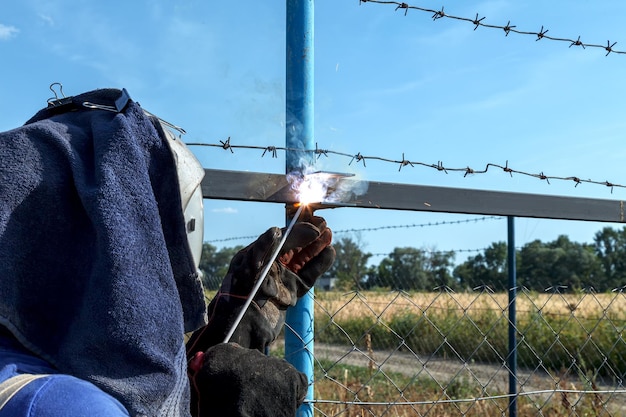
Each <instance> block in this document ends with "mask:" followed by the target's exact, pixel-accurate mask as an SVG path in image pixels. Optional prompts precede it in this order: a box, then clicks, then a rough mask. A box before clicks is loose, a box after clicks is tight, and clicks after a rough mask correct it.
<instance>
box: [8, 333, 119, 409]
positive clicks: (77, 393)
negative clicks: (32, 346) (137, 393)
mask: <svg viewBox="0 0 626 417" xmlns="http://www.w3.org/2000/svg"><path fill="white" fill-rule="evenodd" d="M2 330H4V329H2ZM20 374H34V375H38V374H49V375H48V376H45V377H42V378H38V379H36V380H34V381H32V382H30V383H29V384H27V385H26V386H24V387H23V388H22V389H21V390H19V391H18V392H17V393H16V394H15V395H14V396H13V397H12V398H11V399H10V400H9V401H8V402H7V403H6V404H5V406H4V407H3V408H2V409H1V410H0V417H69V416H71V417H128V416H129V414H128V411H126V409H125V408H124V406H122V404H121V403H120V402H119V401H117V400H116V399H115V398H113V397H112V396H111V395H109V394H107V393H106V392H104V391H102V390H101V389H100V388H98V387H96V386H95V385H94V384H92V383H90V382H87V381H84V380H82V379H78V378H76V377H73V376H71V375H65V374H61V373H59V371H57V370H56V369H54V368H53V367H52V366H51V365H50V364H49V363H47V362H46V361H44V360H42V359H40V358H38V357H36V356H34V355H32V354H31V353H30V352H29V351H27V350H26V349H24V348H23V347H22V346H21V345H20V344H19V343H18V342H17V341H16V340H15V339H14V338H13V337H11V336H8V335H7V334H6V332H4V331H0V383H2V382H4V381H6V380H7V379H9V378H11V377H13V376H16V375H20Z"/></svg>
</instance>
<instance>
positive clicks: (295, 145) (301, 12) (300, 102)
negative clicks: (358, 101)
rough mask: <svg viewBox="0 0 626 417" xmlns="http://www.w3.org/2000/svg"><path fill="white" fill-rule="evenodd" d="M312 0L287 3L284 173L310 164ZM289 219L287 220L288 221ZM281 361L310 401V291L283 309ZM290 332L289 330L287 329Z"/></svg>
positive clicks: (308, 411) (308, 407)
mask: <svg viewBox="0 0 626 417" xmlns="http://www.w3.org/2000/svg"><path fill="white" fill-rule="evenodd" d="M313 6H314V0H287V22H286V25H287V30H286V31H287V40H286V44H287V45H286V46H287V51H286V55H287V56H286V66H287V67H286V86H285V87H286V97H285V99H286V100H285V101H286V113H285V130H286V136H285V142H286V147H287V148H290V149H300V150H301V151H288V152H287V154H286V173H290V172H294V171H299V172H302V171H303V169H304V167H305V166H311V165H313V162H314V153H313V152H312V151H313V150H314V149H315V141H314V139H313V132H314V129H313V116H314V106H313V97H314V96H313V64H314V59H313V22H314V12H313V10H314V7H313ZM288 220H289V219H288ZM287 325H288V326H287V328H286V329H285V358H286V359H287V360H288V361H289V362H290V363H291V364H293V365H294V366H295V367H296V368H297V369H298V370H300V372H304V373H305V374H306V375H307V376H308V378H309V381H310V382H311V384H310V385H309V390H308V393H307V397H306V398H307V399H309V400H312V399H313V384H312V382H313V363H314V362H313V330H314V328H313V289H311V291H310V294H307V295H305V296H304V297H302V298H301V299H300V301H298V304H297V305H296V306H295V307H292V308H290V309H288V310H287ZM290 329H292V330H293V331H292V330H290ZM305 416H307V417H308V416H313V405H312V404H310V403H305V404H304V405H302V407H300V409H299V410H298V417H305Z"/></svg>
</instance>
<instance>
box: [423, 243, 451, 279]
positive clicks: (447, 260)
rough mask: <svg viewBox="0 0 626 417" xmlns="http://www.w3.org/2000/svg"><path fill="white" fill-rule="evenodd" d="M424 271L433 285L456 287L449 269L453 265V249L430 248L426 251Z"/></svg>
mask: <svg viewBox="0 0 626 417" xmlns="http://www.w3.org/2000/svg"><path fill="white" fill-rule="evenodd" d="M427 255H428V256H427V258H426V265H425V269H426V273H427V274H428V275H429V276H430V281H432V283H433V284H434V286H435V287H450V288H456V287H457V282H456V281H455V280H454V278H453V276H452V274H451V272H450V271H451V270H452V268H453V267H454V251H437V250H430V251H428V252H427Z"/></svg>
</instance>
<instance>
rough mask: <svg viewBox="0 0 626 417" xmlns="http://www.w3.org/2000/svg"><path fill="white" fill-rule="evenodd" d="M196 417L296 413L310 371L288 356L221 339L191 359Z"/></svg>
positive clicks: (274, 416)
mask: <svg viewBox="0 0 626 417" xmlns="http://www.w3.org/2000/svg"><path fill="white" fill-rule="evenodd" d="M189 368H190V377H191V385H192V391H193V392H194V394H195V395H193V396H195V397H197V398H199V400H197V401H195V402H192V406H191V414H192V416H194V417H214V416H223V417H226V416H228V417H294V416H295V415H296V411H297V409H298V407H299V406H300V405H301V404H302V402H303V401H304V398H305V396H306V392H307V387H308V381H307V378H306V375H304V374H303V373H301V372H298V371H297V370H296V368H294V367H293V366H292V365H291V364H289V363H288V362H287V361H285V360H283V359H279V358H276V357H272V356H265V355H264V354H262V353H261V352H259V351H257V350H253V349H246V348H242V347H240V346H238V345H236V344H234V343H222V344H219V345H217V346H214V347H212V348H210V349H209V350H208V351H207V352H206V353H204V354H199V355H196V356H195V357H194V360H192V362H191V363H190V366H189Z"/></svg>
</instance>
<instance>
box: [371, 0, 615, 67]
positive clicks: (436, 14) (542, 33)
mask: <svg viewBox="0 0 626 417" xmlns="http://www.w3.org/2000/svg"><path fill="white" fill-rule="evenodd" d="M361 3H377V4H387V5H392V6H396V9H395V10H396V11H397V10H404V15H405V16H406V15H407V13H408V12H409V10H418V11H421V12H426V13H430V14H432V19H433V20H439V19H443V18H447V19H453V20H460V21H463V22H467V23H471V24H472V25H474V30H476V29H478V28H479V27H485V28H489V29H498V30H502V31H504V35H505V36H509V34H510V33H516V34H518V35H531V36H534V37H536V39H535V41H540V40H542V39H546V40H551V41H557V42H566V43H569V47H570V48H571V47H572V46H580V47H582V48H583V49H586V48H599V49H604V50H605V51H606V55H605V56H608V55H609V54H610V53H614V54H626V51H618V50H615V49H613V47H614V46H615V45H616V44H617V42H611V41H610V40H607V41H606V45H600V44H592V43H585V42H583V41H581V40H580V36H578V37H577V38H576V39H570V38H560V37H554V36H549V35H547V33H548V29H544V27H543V26H541V29H540V30H539V32H533V31H524V30H519V29H516V28H517V26H515V25H511V21H510V20H509V21H508V22H507V24H506V25H505V26H501V25H492V24H487V23H484V22H483V20H485V18H486V16H482V17H480V15H479V14H478V13H476V16H475V17H473V18H469V17H460V16H454V15H450V14H447V13H446V12H445V10H444V7H443V6H442V7H441V10H434V9H429V8H425V7H419V6H411V5H409V4H408V3H404V2H399V1H383V0H359V4H361Z"/></svg>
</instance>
